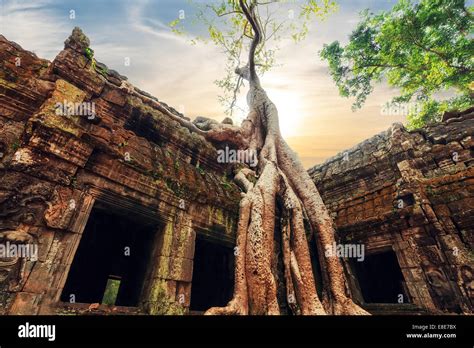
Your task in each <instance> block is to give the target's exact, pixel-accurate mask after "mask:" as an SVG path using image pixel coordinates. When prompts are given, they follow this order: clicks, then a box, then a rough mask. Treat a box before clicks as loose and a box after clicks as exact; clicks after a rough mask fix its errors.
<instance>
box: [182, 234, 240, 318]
mask: <svg viewBox="0 0 474 348" xmlns="http://www.w3.org/2000/svg"><path fill="white" fill-rule="evenodd" d="M233 291H234V252H233V248H232V247H229V246H224V245H221V244H218V243H215V242H212V241H210V240H207V239H205V238H203V237H202V236H199V235H198V236H197V237H196V246H195V251H194V267H193V281H192V287H191V304H190V309H191V311H194V312H198V313H199V312H203V311H206V310H207V309H209V308H211V307H215V306H219V307H220V306H225V305H226V304H227V302H229V301H230V300H231V299H232V294H233Z"/></svg>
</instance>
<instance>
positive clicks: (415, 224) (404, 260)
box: [0, 30, 474, 314]
mask: <svg viewBox="0 0 474 348" xmlns="http://www.w3.org/2000/svg"><path fill="white" fill-rule="evenodd" d="M0 56H1V61H0V243H3V244H4V245H6V244H7V243H9V244H10V245H15V246H20V245H34V246H37V247H38V252H37V255H36V256H37V257H35V258H31V257H30V258H25V257H20V256H19V255H16V256H12V255H9V256H8V257H0V314H65V313H97V314H104V313H115V314H118V313H126V314H134V313H137V314H138V313H144V314H186V313H202V312H203V311H204V310H206V309H207V308H209V307H212V306H221V305H224V304H225V303H226V302H227V301H228V300H229V299H230V298H231V296H232V286H233V262H234V250H233V248H234V244H235V229H236V226H235V224H236V219H237V216H238V207H239V200H240V192H239V189H238V188H237V186H236V185H235V184H234V183H233V181H232V176H233V174H232V168H231V167H230V166H228V165H226V164H221V163H218V161H216V158H217V150H216V148H215V147H214V146H213V145H212V144H210V143H209V142H207V141H205V140H204V139H203V138H202V137H200V136H198V135H196V134H193V133H190V132H189V131H188V130H187V129H185V128H183V127H181V126H180V125H179V124H178V123H177V122H176V121H175V120H173V119H171V118H170V117H169V116H167V115H166V113H165V112H164V110H166V112H172V113H173V114H175V115H176V116H178V117H184V115H181V114H180V113H179V112H177V111H176V110H174V109H173V108H172V107H170V106H168V105H166V104H165V103H163V102H161V101H159V100H158V99H156V98H154V97H153V96H151V95H149V94H147V93H146V92H143V91H140V90H139V89H138V88H136V87H134V86H132V85H131V84H130V83H128V82H127V81H126V78H125V77H123V76H121V75H120V74H119V73H117V72H115V71H113V70H109V69H108V68H107V67H106V66H105V65H103V64H101V63H99V62H97V61H96V60H95V58H94V57H93V51H92V50H91V48H90V47H89V40H88V39H87V38H86V37H85V36H84V35H83V34H82V32H81V31H80V30H75V31H74V32H73V34H72V35H71V36H70V37H69V38H68V39H67V40H66V42H65V48H64V50H63V51H61V52H60V53H59V54H58V55H57V57H56V58H55V59H54V60H53V61H52V62H49V61H47V60H44V59H40V58H38V57H37V56H36V55H35V54H33V53H31V52H28V51H26V50H24V49H22V48H21V47H19V46H18V45H17V44H15V43H13V42H10V41H8V40H7V39H6V38H4V37H3V36H1V35H0ZM177 93H179V91H177ZM58 110H61V112H58ZM71 110H72V111H71ZM70 111H71V112H70ZM473 116H474V113H473V110H470V111H466V112H464V113H459V114H453V115H451V117H450V119H448V120H446V121H445V122H443V123H442V124H438V125H435V126H431V127H427V128H426V129H423V130H419V131H414V132H408V131H407V130H405V129H404V128H403V126H401V125H394V126H393V127H392V128H391V129H390V130H388V131H387V132H384V133H382V134H379V135H377V136H375V137H373V138H371V139H369V140H367V141H366V142H364V143H362V144H360V145H358V146H356V147H354V148H353V149H350V150H348V151H346V152H344V153H342V154H340V155H338V156H336V157H334V158H332V159H330V160H328V161H326V162H325V163H324V164H322V165H319V166H316V167H314V168H312V169H311V170H310V173H311V176H312V177H313V178H314V181H315V183H316V185H317V187H318V188H319V190H320V192H321V193H322V195H323V198H324V201H325V203H326V204H327V205H328V207H329V209H330V211H331V212H332V213H333V217H334V220H335V223H336V225H337V229H338V239H339V241H340V243H352V244H363V245H364V246H365V248H366V255H365V261H364V262H358V261H357V260H353V259H344V262H345V268H346V272H347V278H348V284H347V290H348V291H349V292H350V293H351V295H352V296H353V298H354V299H355V300H356V301H357V302H358V303H360V304H362V305H363V306H364V307H365V308H366V309H367V310H369V311H370V312H372V313H376V314H383V313H420V314H423V313H441V312H449V313H472V312H473V308H474V278H473V272H474V271H473V270H474V263H473V257H472V247H473V243H474V238H473V230H474V217H473V207H474V198H473V196H474V189H473V187H474V178H473V170H472V169H473V160H472V151H473V147H474V142H473V138H472V136H473V130H474V121H473ZM311 243H313V246H314V241H311ZM313 249H314V250H313V257H314V259H315V267H314V268H315V270H314V271H315V273H318V266H317V264H318V263H317V261H316V260H317V257H322V255H316V254H317V253H316V252H315V249H316V248H313ZM3 256H5V255H3ZM400 299H401V300H400Z"/></svg>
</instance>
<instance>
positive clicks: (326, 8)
mask: <svg viewBox="0 0 474 348" xmlns="http://www.w3.org/2000/svg"><path fill="white" fill-rule="evenodd" d="M190 2H191V3H193V4H194V5H195V7H196V22H198V23H199V24H200V25H202V26H204V28H205V29H206V30H205V31H206V35H204V36H198V37H192V38H191V43H193V44H196V43H198V42H204V43H212V44H214V45H216V46H217V47H219V48H221V49H222V51H223V52H224V53H225V55H226V56H227V62H226V69H225V75H224V77H223V78H222V79H220V80H217V81H215V83H216V85H217V86H219V87H220V88H221V89H222V90H223V94H222V95H221V96H219V101H220V102H221V104H223V105H224V106H225V110H226V113H227V114H232V111H233V110H234V109H235V107H236V105H235V100H236V96H237V95H238V93H239V92H240V87H241V85H242V82H243V81H242V80H241V79H239V78H238V77H237V75H236V74H235V68H237V67H240V66H242V65H245V64H246V63H247V60H248V49H249V46H250V43H251V41H252V39H253V37H254V33H253V31H252V26H251V25H250V23H249V22H248V21H247V19H246V17H245V15H244V14H243V12H242V9H241V7H240V4H239V1H238V0H219V1H212V2H208V3H206V4H203V3H202V2H201V1H198V0H195V1H190ZM244 2H245V3H246V4H247V6H251V5H252V6H255V9H256V14H257V17H258V21H259V22H260V24H261V27H262V28H263V31H264V32H263V35H262V36H263V39H262V42H261V44H260V45H259V46H258V49H257V50H256V52H255V64H256V67H257V72H258V74H259V75H262V74H264V73H265V72H267V71H269V70H270V69H271V68H272V67H274V66H275V65H276V52H277V51H278V50H279V45H278V43H279V42H280V41H281V40H282V39H284V38H292V39H293V40H294V41H295V42H299V41H301V40H303V39H304V38H305V37H306V35H307V33H308V30H309V27H308V23H309V21H310V20H311V19H312V18H313V17H316V18H324V17H325V16H326V15H327V14H328V13H330V12H331V11H334V10H335V9H336V5H335V2H334V1H333V0H305V1H301V0H287V1H271V0H269V1H256V0H245V1H244ZM184 24H185V20H184V19H176V20H173V21H172V22H171V23H169V26H170V27H171V28H172V30H173V31H174V32H175V33H177V34H179V35H185V32H186V30H185V27H184Z"/></svg>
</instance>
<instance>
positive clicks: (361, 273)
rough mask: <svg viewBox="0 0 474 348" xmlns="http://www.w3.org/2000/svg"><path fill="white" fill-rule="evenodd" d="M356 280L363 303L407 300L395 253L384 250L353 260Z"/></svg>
mask: <svg viewBox="0 0 474 348" xmlns="http://www.w3.org/2000/svg"><path fill="white" fill-rule="evenodd" d="M353 265H354V269H355V273H356V277H357V280H358V282H359V286H360V289H361V292H362V296H363V297H364V302H365V303H399V298H400V297H399V295H403V302H404V303H406V302H409V298H408V296H407V295H406V293H405V291H404V287H403V282H404V278H403V274H402V271H401V270H400V266H399V265H398V260H397V256H396V255H395V253H394V252H393V251H392V250H390V251H385V252H382V253H378V254H372V255H367V256H366V257H365V259H364V261H361V262H358V261H354V262H353Z"/></svg>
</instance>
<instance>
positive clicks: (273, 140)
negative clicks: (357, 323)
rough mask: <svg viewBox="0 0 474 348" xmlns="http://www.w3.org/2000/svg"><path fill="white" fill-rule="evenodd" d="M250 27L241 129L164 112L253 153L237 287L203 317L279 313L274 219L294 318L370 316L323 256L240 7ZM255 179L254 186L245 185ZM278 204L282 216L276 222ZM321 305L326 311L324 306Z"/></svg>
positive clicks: (252, 14)
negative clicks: (316, 262) (312, 245)
mask: <svg viewBox="0 0 474 348" xmlns="http://www.w3.org/2000/svg"><path fill="white" fill-rule="evenodd" d="M239 4H240V7H241V9H242V12H243V13H244V15H245V17H246V18H247V20H248V22H249V23H250V25H251V26H252V30H253V33H254V37H253V39H252V43H251V46H250V50H249V62H248V64H247V65H246V66H245V67H243V68H237V69H236V73H237V74H238V75H239V76H240V77H241V78H243V79H246V80H248V81H249V91H248V94H247V103H248V106H249V110H250V111H249V115H248V116H247V118H246V119H245V120H244V122H243V123H242V126H241V127H240V128H239V127H233V126H229V125H214V126H213V127H211V129H210V130H208V131H204V130H202V129H199V128H198V127H196V125H194V124H192V123H190V122H188V121H187V120H185V119H182V118H180V117H178V116H176V115H174V114H173V113H171V112H170V111H169V110H167V109H166V108H165V109H164V110H163V112H165V113H167V114H168V115H169V116H170V117H173V118H174V119H176V120H177V121H178V122H180V123H181V124H182V125H183V126H185V127H187V128H188V129H190V130H191V131H193V132H196V133H198V134H201V135H203V136H204V137H206V138H207V139H208V140H210V141H214V142H222V141H226V142H229V143H232V144H234V145H235V146H237V147H238V148H239V149H242V150H249V151H256V152H257V154H258V166H257V170H256V172H254V171H252V170H250V169H249V168H244V169H242V170H240V171H239V172H238V173H236V175H235V181H236V182H237V184H238V185H239V186H240V187H241V188H242V190H243V192H244V193H243V198H242V200H241V202H240V212H239V222H238V228H237V249H236V259H235V286H234V295H233V298H232V300H231V301H230V302H229V303H228V304H227V306H225V307H213V308H210V309H209V310H208V311H207V312H206V314H208V315H209V314H219V315H229V314H243V315H246V314H256V315H262V314H269V315H271V314H280V305H279V303H278V299H277V288H278V286H277V283H276V276H275V274H274V271H273V270H272V265H274V264H275V255H274V250H275V249H274V245H273V244H274V233H275V218H279V219H280V221H281V224H279V225H281V231H277V232H278V233H281V244H282V245H281V250H282V258H283V267H284V270H283V271H284V272H283V273H284V279H285V286H286V300H287V302H288V306H289V308H290V309H291V311H292V313H293V314H326V313H329V314H368V313H367V312H366V311H364V310H363V309H362V308H360V307H359V306H357V305H356V304H355V303H354V302H353V301H352V300H351V299H350V298H349V297H348V296H347V295H346V286H345V278H344V272H343V268H342V264H341V262H340V260H339V259H338V258H337V257H322V255H324V247H325V246H326V245H332V244H333V243H334V242H335V230H334V227H333V222H332V219H331V217H330V216H329V213H328V210H327V208H326V206H325V205H324V202H323V201H322V199H321V196H320V195H319V192H318V190H317V189H316V186H315V185H314V183H313V181H312V180H311V178H310V176H309V174H308V173H307V171H306V170H305V169H304V167H303V165H302V164H301V162H300V160H299V159H298V156H297V155H296V154H295V153H294V152H293V151H292V150H291V149H290V147H289V146H288V145H287V143H286V142H285V140H284V139H283V138H282V136H281V133H280V127H279V123H278V110H277V108H276V107H275V105H274V104H273V102H272V101H271V100H270V99H269V98H268V96H267V94H266V92H265V90H264V89H263V88H262V87H261V85H260V80H259V78H258V76H257V73H256V69H255V61H254V60H255V52H256V49H257V46H258V45H259V44H260V43H261V41H262V30H261V27H260V22H259V20H258V18H257V15H256V11H255V7H256V6H257V3H256V2H255V1H251V3H250V5H247V2H246V1H245V0H239ZM251 176H253V177H254V178H256V179H257V180H256V182H255V184H253V183H252V182H254V180H249V177H251ZM277 201H278V202H281V205H282V209H281V216H276V210H277V209H276V205H277ZM305 214H306V216H307V217H308V220H309V222H310V225H311V228H312V231H313V233H314V235H315V238H316V241H317V243H316V244H317V246H318V251H319V255H320V256H321V257H320V261H321V263H322V264H321V270H322V273H323V278H324V279H323V283H324V292H323V293H324V294H325V296H323V298H324V300H323V301H322V302H321V301H320V299H319V298H318V295H317V291H316V284H315V279H314V275H313V269H312V265H311V258H310V252H309V244H308V240H307V238H306V233H305V229H304V223H303V219H304V215H305ZM323 304H324V306H323Z"/></svg>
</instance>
